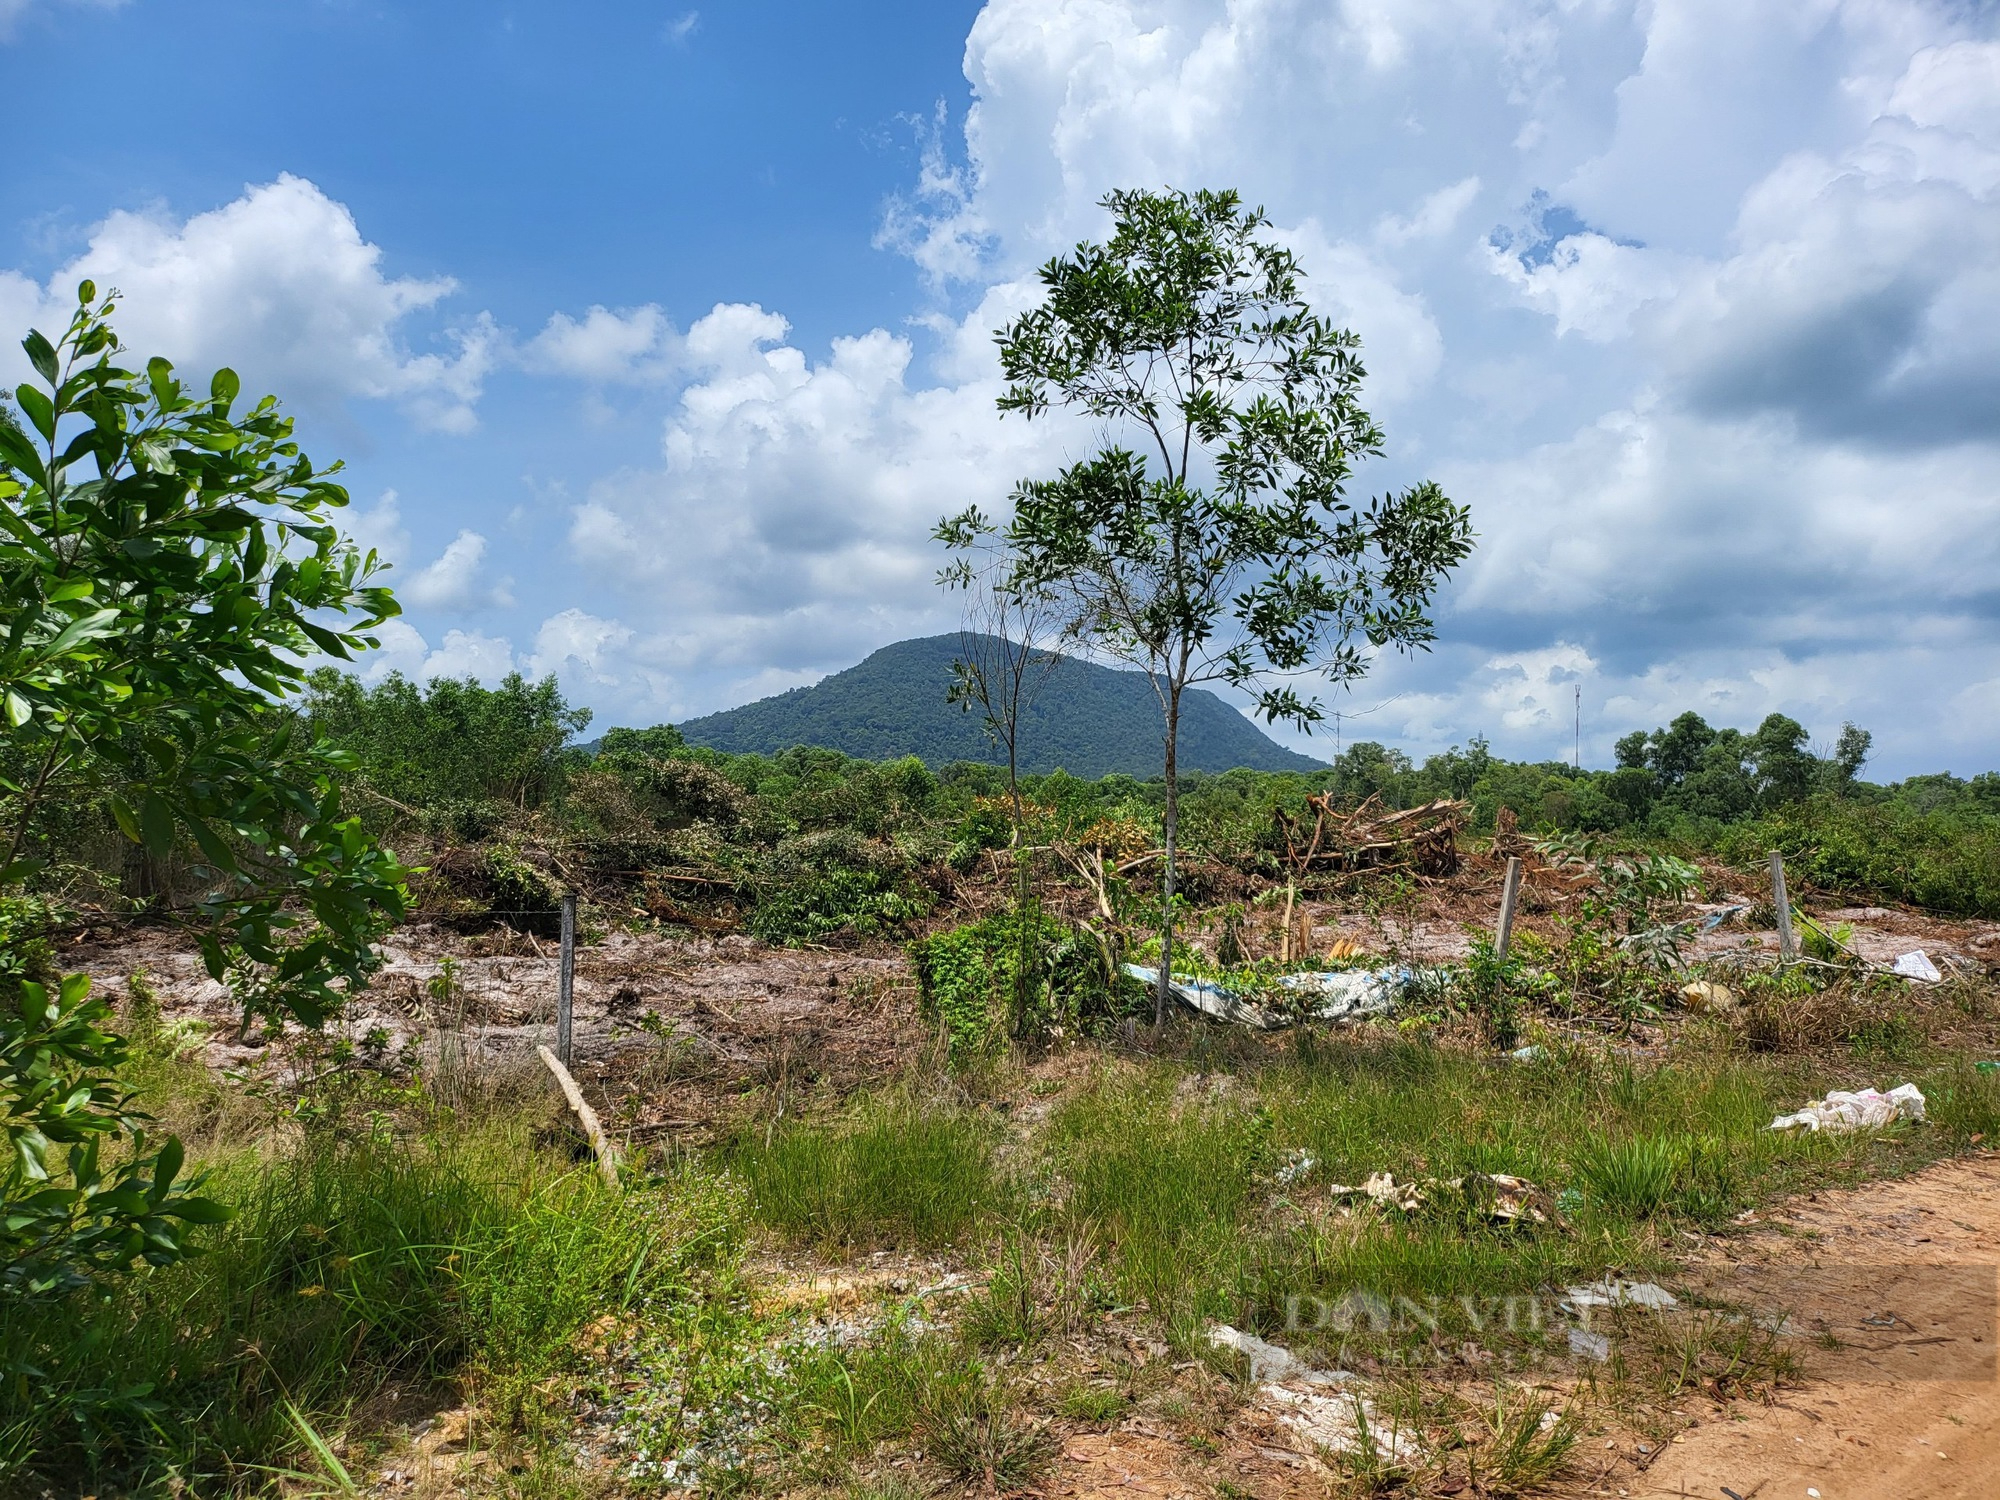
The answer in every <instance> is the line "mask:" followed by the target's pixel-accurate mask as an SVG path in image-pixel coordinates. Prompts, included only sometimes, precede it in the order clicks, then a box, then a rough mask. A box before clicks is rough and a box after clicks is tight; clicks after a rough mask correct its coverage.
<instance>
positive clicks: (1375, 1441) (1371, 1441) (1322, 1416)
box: [1257, 1385, 1417, 1463]
mask: <svg viewBox="0 0 2000 1500" xmlns="http://www.w3.org/2000/svg"><path fill="white" fill-rule="evenodd" d="M1257 1399H1258V1402H1259V1403H1260V1404H1261V1405H1262V1406H1264V1408H1265V1409H1266V1410H1268V1411H1271V1412H1274V1413H1275V1414H1276V1416H1277V1418H1278V1421H1279V1423H1280V1425H1282V1426H1284V1427H1286V1428H1288V1429H1290V1430H1291V1432H1292V1433H1293V1434H1295V1435H1296V1436H1297V1437H1299V1438H1302V1439H1303V1440H1304V1441H1305V1442H1307V1443H1309V1444H1310V1445H1311V1446H1312V1447H1314V1448H1324V1449H1325V1450H1326V1451H1327V1452H1329V1453H1350V1452H1353V1451H1354V1450H1355V1449H1357V1448H1359V1447H1360V1446H1361V1430H1362V1427H1363V1424H1366V1426H1367V1430H1368V1446H1369V1447H1371V1448H1373V1449H1374V1450H1375V1456H1376V1458H1378V1459H1386V1460H1388V1461H1389V1462H1391V1463H1403V1462H1405V1461H1407V1460H1409V1459H1412V1458H1414V1457H1416V1455H1417V1443H1416V1440H1415V1438H1414V1437H1412V1436H1411V1435H1410V1434H1408V1433H1405V1432H1400V1431H1398V1430H1397V1429H1396V1428H1395V1427H1394V1426H1392V1425H1391V1424H1389V1423H1387V1422H1384V1421H1382V1419H1381V1418H1380V1417H1378V1416H1376V1414H1375V1405H1374V1403H1373V1402H1371V1401H1369V1400H1367V1399H1366V1398H1365V1397H1363V1396H1361V1395H1360V1394H1359V1393H1358V1392H1354V1391H1336V1392H1334V1393H1333V1394H1331V1395H1326V1394H1322V1393H1321V1392H1319V1391H1294V1390H1288V1389H1287V1388H1286V1387H1284V1386H1282V1385H1267V1386H1265V1387H1263V1388H1262V1389H1261V1390H1259V1391H1258V1392H1257Z"/></svg>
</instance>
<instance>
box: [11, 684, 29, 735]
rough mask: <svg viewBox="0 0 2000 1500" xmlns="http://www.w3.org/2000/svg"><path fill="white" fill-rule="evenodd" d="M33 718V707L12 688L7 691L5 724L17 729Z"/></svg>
mask: <svg viewBox="0 0 2000 1500" xmlns="http://www.w3.org/2000/svg"><path fill="white" fill-rule="evenodd" d="M34 716H35V710H34V708H33V706H32V705H31V704H30V703H29V702H28V700H27V699H26V698H23V697H22V696H21V695H20V694H19V693H17V692H15V691H14V690H13V689H12V688H9V689H7V722H8V723H9V724H10V725H12V726H13V727H14V728H16V729H19V728H20V727H21V726H22V725H23V724H25V723H27V722H28V720H30V719H32V718H33V717H34Z"/></svg>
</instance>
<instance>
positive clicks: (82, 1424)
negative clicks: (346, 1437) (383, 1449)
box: [0, 1127, 731, 1495]
mask: <svg viewBox="0 0 2000 1500" xmlns="http://www.w3.org/2000/svg"><path fill="white" fill-rule="evenodd" d="M212 1191H213V1192H214V1194H215V1195H216V1196H219V1197H222V1198H223V1199H225V1200H226V1201H229V1202H231V1203H232V1204H233V1205H234V1206H235V1207H236V1208H237V1210H238V1217H237V1218H236V1219H235V1220H233V1221H232V1222H231V1223H229V1224H228V1225H226V1226H223V1227H222V1228H220V1229H219V1230H217V1231H215V1232H214V1233H213V1234H212V1236H211V1237H210V1239H209V1240H208V1242H207V1253H206V1254H204V1255H202V1256H200V1257H199V1258H197V1259H194V1260H190V1261H188V1262H185V1263H183V1264H181V1265H179V1266H175V1267H172V1268H169V1269H167V1270H164V1271H161V1272H158V1273H154V1274H152V1275H149V1276H140V1277H137V1278H135V1279H133V1280H131V1281H129V1282H125V1283H118V1284H113V1285H111V1286H109V1287H107V1288H105V1289H104V1290H103V1291H102V1293H101V1294H96V1295H84V1294H79V1295H76V1296H73V1297H69V1298H64V1299H57V1300H51V1301H45V1302H38V1303H22V1302H14V1303H0V1351H4V1353H0V1359H4V1361H5V1372H4V1373H5V1376H6V1378H5V1380H4V1382H0V1488H8V1489H10V1491H13V1492H18V1491H21V1490H27V1491H30V1492H37V1483H36V1482H39V1483H40V1484H42V1485H50V1486H53V1487H54V1490H55V1493H57V1494H63V1493H68V1492H71V1490H72V1489H73V1490H74V1492H77V1493H82V1492H83V1491H85V1490H86V1489H90V1490H99V1491H115V1492H119V1493H127V1494H133V1495H151V1494H161V1495H165V1494H171V1493H180V1492H183V1491H191V1492H193V1493H197V1494H209V1493H234V1492H237V1491H239V1490H249V1489H255V1488H257V1487H258V1481H259V1476H260V1474H261V1473H264V1472H265V1471H268V1470H269V1469H270V1468H273V1467H282V1466H284V1464H285V1462H286V1461H287V1460H288V1459H289V1458H290V1457H291V1456H293V1455H298V1454H301V1453H304V1452H306V1450H308V1449H310V1447H311V1442H310V1439H309V1438H308V1436H307V1434H308V1433H311V1432H318V1433H325V1432H328V1431H331V1430H338V1429H339V1428H340V1427H341V1425H342V1424H343V1423H344V1422H345V1421H346V1419H347V1417H348V1415H349V1413H350V1411H351V1409H352V1407H353V1406H354V1404H355V1402H356V1401H357V1400H360V1399H362V1398H364V1397H366V1396H367V1395H369V1394H370V1393H372V1392H373V1391H375V1390H376V1389H378V1388H379V1387H380V1386H381V1385H382V1384H383V1383H384V1382H386V1381H389V1380H397V1381H402V1382H415V1383H417V1384H418V1385H422V1384H424V1383H426V1382H440V1381H443V1380H445V1379H447V1378H453V1379H456V1380H459V1381H461V1382H462V1383H463V1384H465V1385H467V1386H470V1387H472V1388H474V1389H476V1390H477V1392H478V1394H479V1396H480V1399H481V1401H482V1403H483V1405H484V1406H485V1408H486V1411H487V1414H488V1417H489V1420H498V1421H499V1422H500V1423H502V1424H503V1429H504V1425H505V1424H506V1423H508V1422H510V1421H514V1420H518V1419H519V1418H520V1417H521V1416H522V1415H523V1414H524V1413H523V1408H524V1403H525V1402H526V1400H527V1398H528V1395H529V1393H530V1392H531V1391H532V1389H533V1387H534V1384H535V1383H536V1382H537V1381H538V1380H540V1379H541V1378H543V1377H545V1376H546V1375H547V1374H549V1373H550V1372H552V1371H553V1370H555V1369H556V1368H558V1367H559V1366H560V1365H561V1364H562V1363H563V1361H564V1360H565V1359H566V1358H567V1357H568V1354H567V1351H568V1348H569V1345H570V1342H571V1340H572V1339H573V1337H574V1335H575V1334H576V1331H577V1330H578V1328H579V1327H581V1326H582V1324H583V1323H584V1322H586V1321H587V1320H588V1319H590V1318H591V1317H593V1316H595V1315H597V1313H599V1312H600V1311H603V1310H607V1309H614V1310H615V1309H617V1308H620V1307H637V1306H641V1305H644V1304H647V1303H649V1302H651V1301H653V1300H656V1299H660V1298H668V1297H671V1296H672V1295H674V1293H675V1290H676V1288H677V1287H679V1286H680V1285H681V1284H682V1283H683V1282H684V1281H685V1279H686V1278H687V1277H688V1276H689V1275H690V1274H692V1273H693V1271H694V1270H695V1269H696V1268H697V1267H698V1266H699V1265H701V1264H702V1263H704V1261H706V1260H708V1259H712V1258H713V1257H715V1256H717V1255H718V1254H726V1253H727V1250H728V1248H729V1245H730V1243H731V1240H730V1236H729V1231H728V1225H729V1222H730V1218H729V1213H728V1211H727V1204H726V1201H725V1199H724V1198H723V1197H722V1196H719V1194H718V1191H717V1189H715V1188H713V1187H704V1186H700V1185H696V1184H688V1185H686V1186H685V1187H684V1189H683V1190H682V1191H679V1192H676V1193H672V1194H666V1195H653V1194H644V1195H641V1194H632V1195H628V1196H624V1197H621V1196H619V1195H617V1194H614V1193H612V1192H610V1191H608V1190H606V1189H604V1188H603V1187H602V1186H601V1185H599V1184H598V1183H597V1181H596V1179H595V1177H594V1176H593V1175H592V1174H590V1173H588V1172H579V1171H576V1170H573V1169H572V1168H571V1166H570V1164H569V1162H568V1161H567V1160H566V1159H558V1158H556V1157H554V1156H552V1155H550V1154H548V1153H545V1152H540V1151H537V1150H536V1149H534V1147H533V1146H532V1145H531V1144H530V1142H529V1140H528V1138H527V1136H526V1134H525V1132H524V1131H522V1130H519V1129H514V1128H506V1127H485V1128H480V1129H477V1130H474V1131H473V1132H471V1133H469V1134H467V1135H464V1136H460V1137H456V1138H449V1139H447V1138H443V1137H426V1138H418V1139H404V1140H397V1139H393V1138H382V1139H376V1140H371V1141H339V1142H336V1141H330V1140H323V1139H318V1138H308V1139H307V1140H306V1141H305V1142H304V1143H303V1144H301V1145H298V1146H297V1147H296V1148H295V1149H293V1150H291V1151H289V1152H287V1153H286V1154H284V1155H283V1156H281V1157H279V1158H278V1159H276V1160H270V1159H266V1158H263V1157H260V1156H258V1155H256V1154H253V1153H244V1154H242V1155H240V1156H238V1157H237V1158H236V1159H235V1160H233V1161H230V1162H227V1163H225V1164H223V1166H222V1167H221V1169H220V1170H219V1171H218V1173H217V1175H216V1177H215V1178H214V1179H213V1184H212ZM301 1419H303V1420H301ZM307 1456H308V1464H307V1466H308V1467H309V1466H310V1456H309V1454H308V1455H307Z"/></svg>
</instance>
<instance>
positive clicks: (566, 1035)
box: [556, 891, 576, 1068]
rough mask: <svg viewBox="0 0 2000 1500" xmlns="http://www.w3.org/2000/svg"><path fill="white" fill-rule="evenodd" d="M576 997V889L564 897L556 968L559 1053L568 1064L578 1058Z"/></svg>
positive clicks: (559, 1058)
mask: <svg viewBox="0 0 2000 1500" xmlns="http://www.w3.org/2000/svg"><path fill="white" fill-rule="evenodd" d="M575 1000H576V892H575V891H565V892H563V898H562V958H561V959H560V960H559V967H558V968H557V970H556V1057H557V1059H558V1060H559V1061H560V1062H561V1063H562V1065H563V1066H564V1067H565V1068H567V1067H571V1066H573V1065H574V1064H575V1062H576V1057H575V1055H574V1033H573V1018H572V1014H571V1012H572V1008H573V1006H574V1003H575Z"/></svg>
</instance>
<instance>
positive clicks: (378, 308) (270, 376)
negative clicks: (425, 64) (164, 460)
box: [0, 173, 503, 432]
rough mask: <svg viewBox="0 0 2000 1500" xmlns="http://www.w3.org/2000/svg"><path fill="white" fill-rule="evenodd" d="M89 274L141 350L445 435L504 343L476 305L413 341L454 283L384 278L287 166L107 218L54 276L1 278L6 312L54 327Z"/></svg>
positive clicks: (297, 401) (468, 408) (470, 420)
mask: <svg viewBox="0 0 2000 1500" xmlns="http://www.w3.org/2000/svg"><path fill="white" fill-rule="evenodd" d="M85 278H89V279H91V280H93V281H95V282H96V283H97V286H98V289H99V290H100V291H104V290H109V289H113V288H115V289H116V290H117V291H119V292H120V293H122V294H123V300H122V302H121V304H120V307H119V311H118V314H117V317H116V319H115V321H114V326H115V327H116V328H117V330H118V334H119V337H120V338H122V339H123V340H124V341H125V343H126V345H127V347H129V348H130V349H132V350H134V351H135V352H136V353H138V354H141V355H147V356H150V355H153V354H165V355H166V356H168V357H169V358H170V359H172V360H174V361H175V362H176V363H177V364H179V365H182V366H184V367H186V368H188V369H189V370H190V371H191V372H200V373H201V374H202V375H206V373H207V372H208V371H210V370H212V369H214V368H216V367H217V366H220V365H225V364H226V365H230V366H232V367H234V368H235V369H236V370H237V372H238V373H239V374H240V375H241V376H242V377H243V379H244V382H245V385H246V387H247V388H248V389H250V390H253V391H257V392H262V391H264V390H272V391H276V392H279V393H281V394H282V395H283V396H284V398H285V400H286V401H287V403H288V404H290V405H293V406H306V407H314V406H319V407H333V406H338V405H339V404H340V403H342V402H345V401H348V400H351V399H355V398H360V399H366V400H377V401H391V402H397V403H400V404H402V405H403V406H404V407H405V408H406V409H407V410H408V412H409V414H410V417H411V418H412V419H413V420H414V421H415V422H416V423H417V424H418V425H420V426H426V427H431V428H435V429H438V430H441V431H445V432H466V431H469V430H471V428H472V427H473V426H474V425H476V417H475V410H474V409H475V407H476V405H477V403H478V400H479V396H480V393H481V389H482V387H483V384H484V381H485V379H486V377H487V375H488V374H489V372H490V371H491V370H492V368H493V366H494V363H495V361H496V359H497V358H498V356H499V354H500V351H501V348H502V345H503V340H502V339H501V336H500V334H499V332H498V331H497V330H496V329H495V327H494V326H493V323H492V320H491V319H490V318H487V317H486V316H485V315H483V314H480V315H475V316H472V317H469V318H466V319H463V320H461V321H459V322H458V323H456V324H455V325H453V326H450V327H448V328H447V329H446V330H445V331H444V332H443V333H442V334H441V335H439V336H438V337H437V338H435V339H432V340H429V341H428V342H430V343H433V344H435V345H440V346H441V347H433V348H429V349H421V348H418V347H413V342H412V336H411V332H410V325H411V323H412V321H413V320H414V319H415V318H416V317H417V316H418V315H420V314H427V313H430V312H432V311H434V310H435V309H437V308H438V306H439V304H440V303H442V302H443V300H444V299H445V298H446V297H447V296H449V295H450V294H451V292H452V291H453V290H455V287H456V283H455V282H453V281H452V280H451V279H450V278H449V277H441V276H439V277H412V276H389V275H385V274H384V272H383V268H382V251H381V249H380V247H378V246H376V245H373V244H370V243H369V242H368V241H367V240H365V239H363V238H362V236H361V231H360V229H359V227H358V226H357V225H356V224H355V222H354V217H353V215H352V214H351V213H349V212H348V210H347V209H346V207H345V206H343V205H342V204H340V203H337V202H335V201H334V200H333V199H331V198H329V197H327V196H326V194H325V193H323V192H321V191H320V189H319V188H318V187H316V186H315V185H314V184H312V183H311V182H308V181H306V180H305V179H304V178H302V177H295V176H292V175H291V174H289V173H287V174H284V175H282V176H280V177H279V178H278V179H277V180H276V181H275V182H269V183H265V184H262V185H261V186H256V187H250V188H247V189H245V191H244V193H243V196H242V197H240V198H237V199H236V200H235V201H233V202H231V203H227V204H225V205H223V206H222V207H221V208H217V209H213V210H210V211H208V212H206V213H198V214H195V215H193V216H192V217H189V218H187V219H178V218H176V217H174V216H173V215H172V214H169V213H166V212H164V211H156V212H144V213H139V212H129V211H124V210H121V211H119V212H117V213H113V214H111V215H110V216H109V217H107V218H106V219H104V220H103V221H102V222H101V223H99V224H98V225H97V226H96V227H95V228H93V229H92V230H91V233H90V240H89V244H88V247H87V248H86V249H85V250H84V251H83V253H82V254H80V255H78V256H76V257H75V258H74V259H73V260H71V261H70V262H69V263H68V264H66V265H64V266H63V267H62V268H61V269H60V270H58V271H57V272H55V274H54V275H53V276H51V277H49V278H48V280H47V282H46V283H45V284H42V285H37V284H36V283H35V282H34V281H33V280H31V279H30V278H28V277H25V276H23V275H21V274H20V273H18V272H8V273H0V316H5V317H6V318H7V320H8V324H9V326H17V325H25V324H27V323H30V322H32V323H36V324H38V325H40V326H42V327H44V328H45V329H48V330H49V331H50V332H51V333H54V332H55V331H57V330H58V329H59V328H60V325H61V324H63V323H65V322H67V320H68V316H69V309H70V308H71V307H73V306H74V296H75V290H76V286H77V284H78V282H80V281H82V280H84V279H85ZM14 358H15V360H17V361H18V356H14Z"/></svg>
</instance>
